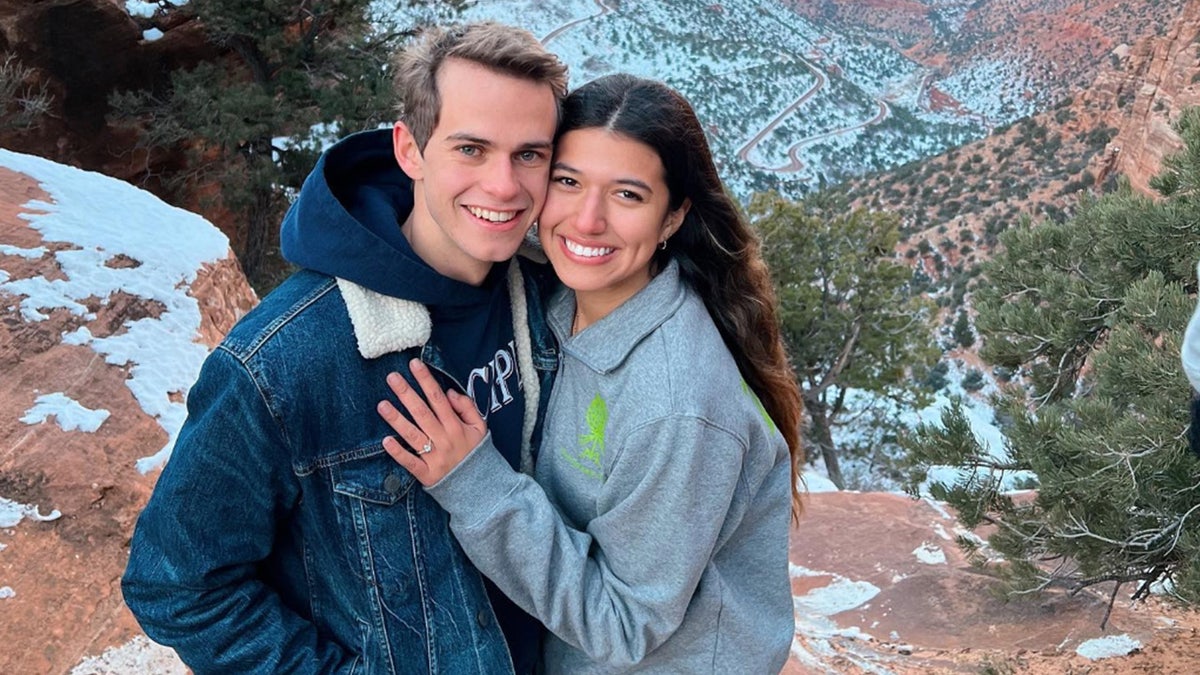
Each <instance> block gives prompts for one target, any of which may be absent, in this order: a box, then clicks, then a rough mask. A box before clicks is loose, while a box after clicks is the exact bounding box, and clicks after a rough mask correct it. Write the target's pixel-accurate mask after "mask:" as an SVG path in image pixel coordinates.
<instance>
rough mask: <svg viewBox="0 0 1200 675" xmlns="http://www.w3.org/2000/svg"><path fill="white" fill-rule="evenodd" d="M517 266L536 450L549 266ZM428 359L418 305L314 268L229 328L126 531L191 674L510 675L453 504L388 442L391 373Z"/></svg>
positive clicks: (152, 629)
mask: <svg viewBox="0 0 1200 675" xmlns="http://www.w3.org/2000/svg"><path fill="white" fill-rule="evenodd" d="M518 268H520V271H517V270H518ZM508 277H509V289H510V296H511V299H512V301H513V316H514V324H516V325H515V326H514V328H515V329H516V332H517V335H518V338H517V340H518V341H517V347H518V354H519V359H518V360H519V361H520V362H521V363H520V367H521V368H522V369H523V370H522V373H521V376H522V383H523V385H522V386H524V387H525V390H526V397H527V400H528V401H529V406H528V407H530V408H533V405H534V401H536V409H533V410H531V411H529V413H528V414H527V415H526V424H525V433H524V434H523V440H524V445H523V447H524V448H526V449H528V448H530V447H536V442H537V437H538V436H539V435H540V417H541V414H540V412H539V411H544V409H545V402H546V399H547V397H548V396H549V393H550V389H551V378H552V377H553V373H554V367H555V365H556V360H557V356H556V352H555V346H554V342H553V339H552V338H551V337H550V334H549V331H548V329H547V327H546V321H545V318H544V316H543V313H542V302H541V300H542V298H541V296H542V289H541V281H540V278H539V276H538V272H537V271H534V270H533V268H532V267H531V266H529V265H527V264H525V262H524V261H522V262H521V263H520V264H518V263H517V262H514V263H513V264H512V265H511V267H510V270H509V275H508ZM526 325H527V326H528V328H529V331H528V332H526V331H525V330H524V328H525V326H526ZM522 352H523V354H522ZM417 355H419V356H420V358H421V359H422V360H423V361H425V362H426V363H428V364H429V365H430V366H432V367H433V369H434V372H435V373H437V372H438V369H439V365H440V363H441V359H440V354H439V351H438V346H437V345H436V344H431V343H430V342H429V315H428V311H427V310H426V309H425V308H424V307H423V306H421V305H419V304H417V303H414V302H411V301H406V300H400V299H397V298H390V297H387V296H382V295H379V294H375V293H373V292H371V291H369V290H367V289H365V288H362V287H358V286H355V285H354V284H352V283H350V282H347V281H345V280H340V279H334V278H333V277H329V276H325V275H322V274H318V273H315V272H311V271H301V272H299V273H297V274H295V275H293V276H292V277H291V278H290V279H289V280H288V281H286V282H285V283H284V284H283V285H281V286H280V287H279V288H278V289H276V290H275V291H274V292H273V293H271V294H270V295H268V296H267V297H266V298H265V299H264V300H263V302H262V303H261V304H260V305H259V307H257V308H256V309H255V310H254V311H252V312H251V313H250V314H248V315H247V316H246V317H245V318H244V319H243V320H242V321H241V322H239V323H238V325H237V326H235V327H234V329H233V330H232V331H231V332H230V333H229V335H228V336H227V337H226V339H225V340H224V341H223V342H222V343H221V345H220V346H219V347H218V348H217V349H216V350H214V352H213V353H212V355H211V356H210V357H209V358H208V360H207V361H206V362H205V364H204V367H203V370H202V371H201V374H200V378H199V380H198V381H197V382H196V384H195V386H194V387H193V388H192V389H191V391H190V393H189V396H188V420H187V422H186V423H185V425H184V427H183V429H182V430H181V432H180V435H179V439H178V441H177V443H176V447H175V451H174V454H173V456H172V458H171V460H170V461H169V462H168V463H167V465H166V467H165V468H164V470H163V472H162V475H161V476H160V478H159V480H158V485H157V486H156V488H155V491H154V494H153V496H152V497H151V499H150V502H149V504H148V505H147V506H146V508H145V510H144V511H143V513H142V515H141V517H140V519H139V521H138V524H137V528H136V532H135V534H134V537H133V540H132V542H131V551H130V561H129V565H128V568H127V569H126V572H125V575H124V578H123V579H122V590H123V591H124V594H125V600H126V602H127V603H128V605H129V607H130V608H131V609H132V610H133V612H134V614H135V615H136V616H137V618H138V620H139V622H140V623H141V625H142V627H143V628H144V630H145V631H146V633H147V634H148V635H149V636H150V637H151V638H152V639H154V640H155V641H157V642H160V643H163V644H166V645H169V646H171V647H173V648H174V649H176V651H177V652H178V653H179V655H180V656H181V658H182V659H183V660H184V661H185V662H186V663H187V664H188V665H189V666H190V667H191V668H192V669H193V670H194V671H195V672H196V673H197V674H198V675H199V674H202V673H268V672H270V673H274V672H289V673H389V674H396V673H455V674H457V673H488V674H491V673H511V672H512V666H511V659H510V657H509V654H508V648H507V646H506V644H505V640H504V636H503V634H502V632H501V630H500V627H499V626H498V625H497V623H496V619H495V615H494V614H493V612H492V609H491V606H490V604H489V602H488V599H487V595H486V592H485V590H484V585H483V582H482V577H481V576H480V574H479V572H478V571H476V569H475V568H474V567H473V566H472V565H471V564H470V562H469V561H468V560H467V558H466V556H465V555H464V554H463V551H462V549H461V548H460V546H459V544H458V543H457V542H456V541H455V539H454V537H453V536H452V535H451V533H450V529H449V527H448V525H447V521H448V516H447V514H446V512H445V511H443V510H442V509H441V508H440V507H439V506H438V505H437V504H436V503H435V502H434V501H433V500H432V499H431V498H430V497H429V496H428V495H427V494H426V493H425V491H424V490H421V489H419V487H420V486H419V485H417V486H416V488H418V489H414V479H413V478H412V476H411V475H410V474H408V473H407V472H406V471H404V470H403V469H402V468H401V467H400V466H399V465H397V464H396V463H395V461H393V460H392V459H391V458H390V457H389V456H388V455H387V453H386V452H385V451H384V449H383V446H382V444H381V440H382V438H383V437H384V436H385V435H387V434H388V433H389V429H388V428H387V427H386V425H385V424H384V423H383V421H382V420H381V419H380V418H379V416H378V414H377V413H376V412H375V402H376V401H379V400H381V399H383V398H385V397H387V396H388V394H389V391H388V389H387V385H386V382H385V379H384V378H385V376H386V374H387V373H389V372H392V371H397V372H401V373H403V374H405V376H406V377H408V378H409V379H410V380H411V379H412V377H411V374H410V373H409V372H408V367H407V364H408V362H409V360H410V359H411V358H413V357H414V356H417ZM530 369H532V373H531V371H530ZM525 458H526V462H524V464H525V466H523V468H524V469H525V470H529V466H528V453H526V454H525Z"/></svg>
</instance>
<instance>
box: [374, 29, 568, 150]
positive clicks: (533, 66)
mask: <svg viewBox="0 0 1200 675" xmlns="http://www.w3.org/2000/svg"><path fill="white" fill-rule="evenodd" d="M448 58H455V59H462V60H464V61H470V62H471V63H477V64H479V65H481V66H484V67H486V68H490V69H491V70H494V71H496V72H497V73H500V74H502V75H508V76H511V77H516V78H520V79H523V80H529V81H531V82H538V83H545V84H548V85H550V89H551V90H552V91H553V92H554V100H555V104H556V108H557V110H558V112H559V115H560V116H561V114H562V101H563V99H564V98H565V97H566V95H567V67H566V66H565V65H563V63H562V62H561V61H559V59H558V57H557V56H555V55H554V54H551V53H550V52H548V51H546V48H545V47H543V46H542V43H541V42H538V39H537V38H536V37H534V36H533V34H532V33H530V32H529V31H527V30H524V29H521V28H516V27H514V26H507V25H505V24H502V23H496V22H494V21H483V22H477V23H468V24H463V25H459V26H448V27H439V26H431V27H428V28H425V29H422V30H421V32H420V33H418V34H417V36H416V38H415V40H414V41H413V43H412V44H411V45H409V46H408V48H406V49H404V50H403V51H401V52H399V53H398V54H397V55H396V57H395V59H394V60H393V63H392V65H393V72H394V75H393V82H394V84H395V87H396V94H397V96H398V97H399V105H398V106H397V114H398V116H399V119H400V120H401V121H402V122H404V123H405V124H406V125H408V128H409V131H410V132H411V133H412V135H413V138H414V139H416V141H417V147H419V148H420V149H421V150H422V151H424V150H425V144H426V143H428V142H429V137H430V136H431V135H432V134H433V129H434V127H436V126H437V123H438V116H439V113H440V112H441V107H442V102H441V96H440V94H439V93H438V88H437V74H438V70H439V69H440V68H441V67H442V63H443V62H445V60H446V59H448Z"/></svg>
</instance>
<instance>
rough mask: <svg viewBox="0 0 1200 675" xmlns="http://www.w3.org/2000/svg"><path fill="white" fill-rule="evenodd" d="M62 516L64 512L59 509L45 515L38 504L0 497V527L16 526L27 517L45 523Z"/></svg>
mask: <svg viewBox="0 0 1200 675" xmlns="http://www.w3.org/2000/svg"><path fill="white" fill-rule="evenodd" d="M61 517H62V514H61V513H59V512H58V509H55V510H53V511H51V512H50V513H49V515H45V516H43V515H42V513H41V511H39V510H38V507H37V506H30V505H29V504H19V503H17V502H15V501H13V500H11V499H6V498H4V497H0V528H7V527H16V525H17V523H19V522H21V521H22V520H23V519H25V518H28V519H30V520H36V521H38V522H43V523H45V522H49V521H51V520H57V519H59V518H61Z"/></svg>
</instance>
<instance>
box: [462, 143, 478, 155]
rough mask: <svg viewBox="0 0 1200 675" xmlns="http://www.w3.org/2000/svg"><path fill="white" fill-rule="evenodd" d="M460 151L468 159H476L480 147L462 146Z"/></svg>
mask: <svg viewBox="0 0 1200 675" xmlns="http://www.w3.org/2000/svg"><path fill="white" fill-rule="evenodd" d="M458 151H459V152H460V153H462V154H463V155H465V156H467V157H474V156H476V155H478V154H479V146H476V145H462V146H459V148H458Z"/></svg>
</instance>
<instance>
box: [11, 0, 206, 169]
mask: <svg viewBox="0 0 1200 675" xmlns="http://www.w3.org/2000/svg"><path fill="white" fill-rule="evenodd" d="M124 4H125V3H124V2H120V1H118V0H0V57H2V56H4V55H5V54H11V55H13V56H15V57H16V58H17V59H18V60H19V61H20V63H21V64H22V65H23V66H24V67H26V68H29V69H32V70H33V71H34V78H35V79H34V80H33V81H31V82H30V84H31V85H42V84H44V85H45V86H46V87H47V91H48V92H49V93H50V94H51V95H52V96H53V104H52V107H51V110H50V113H49V114H48V115H45V116H42V117H41V118H40V119H39V123H38V124H37V125H36V126H34V127H32V128H18V129H8V130H3V126H2V125H0V147H4V148H8V149H11V150H15V151H17V152H23V153H28V154H33V155H38V156H40V157H46V158H49V159H53V160H55V161H57V162H60V163H63V164H69V165H72V166H78V167H81V168H85V169H88V170H92V171H99V172H101V173H104V174H106V175H110V176H116V177H118V178H122V179H126V180H130V181H132V182H144V183H146V184H147V185H148V186H149V187H151V188H154V187H155V183H154V180H153V177H154V176H155V175H156V174H157V173H159V172H160V171H161V170H162V169H163V168H166V167H171V166H178V165H180V162H181V161H182V158H181V157H176V156H171V155H168V154H163V155H155V156H153V157H150V156H147V154H146V153H145V152H144V151H141V150H138V149H136V148H135V140H136V139H135V138H134V136H133V135H132V133H131V132H130V130H128V129H118V128H115V127H113V126H112V125H110V124H109V123H108V121H107V119H106V118H107V115H108V114H109V105H108V98H109V96H110V95H111V94H113V93H114V92H118V91H129V90H141V89H151V90H157V89H161V88H163V87H164V86H165V85H166V82H167V79H168V78H169V77H170V74H171V72H172V71H174V70H178V69H180V68H186V67H191V66H194V65H195V64H196V63H198V62H199V61H201V60H204V59H209V58H212V57H213V55H214V48H213V47H212V46H211V45H208V44H207V42H206V40H205V38H204V35H203V32H202V31H201V30H200V27H199V25H198V23H197V22H195V21H185V22H183V23H180V24H179V25H171V26H167V27H166V28H168V30H165V31H163V33H162V37H161V38H159V39H156V40H145V39H143V29H144V28H145V27H147V26H148V25H149V24H148V23H147V26H142V25H139V23H138V22H137V21H135V20H134V19H133V18H132V17H130V15H129V14H128V13H127V12H126V11H125V8H124Z"/></svg>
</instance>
